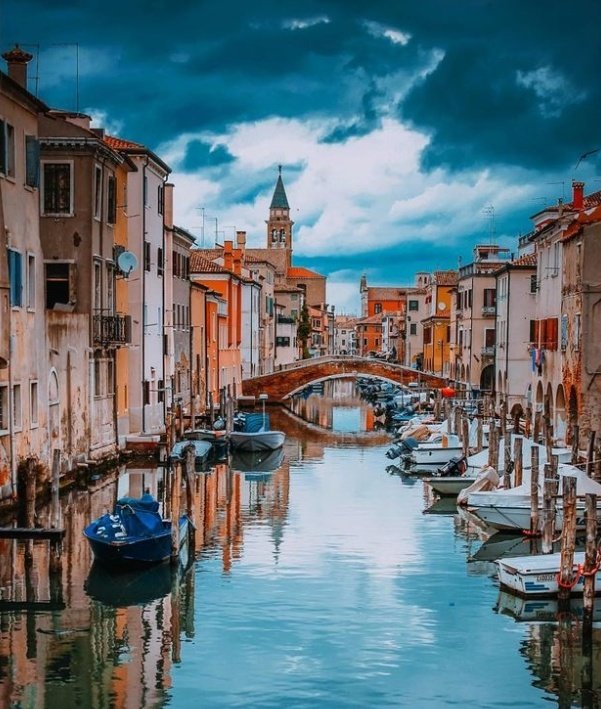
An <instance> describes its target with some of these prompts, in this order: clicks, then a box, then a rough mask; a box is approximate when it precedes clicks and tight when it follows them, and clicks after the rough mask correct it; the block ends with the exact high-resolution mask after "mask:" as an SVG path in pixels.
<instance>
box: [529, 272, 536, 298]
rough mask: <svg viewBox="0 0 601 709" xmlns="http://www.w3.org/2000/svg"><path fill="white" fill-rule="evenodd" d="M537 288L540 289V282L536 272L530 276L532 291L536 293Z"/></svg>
mask: <svg viewBox="0 0 601 709" xmlns="http://www.w3.org/2000/svg"><path fill="white" fill-rule="evenodd" d="M537 290H538V282H537V280H536V273H533V274H532V275H531V276H530V292H531V293H536V291H537Z"/></svg>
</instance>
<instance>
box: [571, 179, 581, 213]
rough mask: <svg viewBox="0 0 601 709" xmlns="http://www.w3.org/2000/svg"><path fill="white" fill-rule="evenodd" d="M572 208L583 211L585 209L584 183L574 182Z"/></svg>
mask: <svg viewBox="0 0 601 709" xmlns="http://www.w3.org/2000/svg"><path fill="white" fill-rule="evenodd" d="M572 192H573V195H572V207H573V208H574V209H577V210H581V209H583V207H584V182H576V181H572Z"/></svg>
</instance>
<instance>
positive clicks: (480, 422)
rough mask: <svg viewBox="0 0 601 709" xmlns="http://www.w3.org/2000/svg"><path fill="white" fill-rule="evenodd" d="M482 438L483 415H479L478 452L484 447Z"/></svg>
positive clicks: (477, 421) (477, 423) (477, 430)
mask: <svg viewBox="0 0 601 709" xmlns="http://www.w3.org/2000/svg"><path fill="white" fill-rule="evenodd" d="M482 438H483V436H482V417H481V416H478V418H477V419H476V453H479V452H480V451H481V450H482V448H483V447H484V446H483V441H482Z"/></svg>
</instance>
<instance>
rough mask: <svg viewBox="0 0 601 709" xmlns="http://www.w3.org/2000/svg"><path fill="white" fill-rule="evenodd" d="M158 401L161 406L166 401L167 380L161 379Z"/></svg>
mask: <svg viewBox="0 0 601 709" xmlns="http://www.w3.org/2000/svg"><path fill="white" fill-rule="evenodd" d="M178 374H179V372H178ZM180 383H181V382H180ZM157 401H158V403H159V404H162V403H163V402H164V401H165V380H164V379H159V388H158V390H157Z"/></svg>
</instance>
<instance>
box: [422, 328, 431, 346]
mask: <svg viewBox="0 0 601 709" xmlns="http://www.w3.org/2000/svg"><path fill="white" fill-rule="evenodd" d="M431 342H432V330H431V328H429V327H426V328H424V345H429V344H430V343H431Z"/></svg>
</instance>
